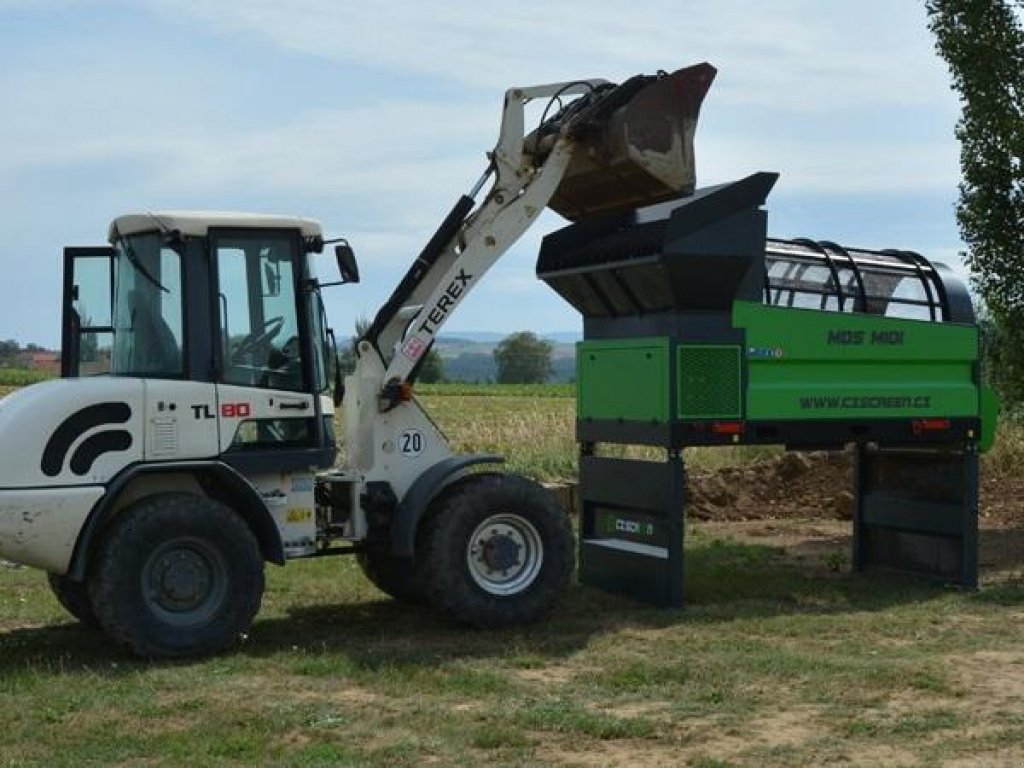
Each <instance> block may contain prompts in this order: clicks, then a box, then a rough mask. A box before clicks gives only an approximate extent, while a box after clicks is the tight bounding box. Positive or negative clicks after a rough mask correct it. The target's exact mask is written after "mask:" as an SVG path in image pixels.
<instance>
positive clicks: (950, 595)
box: [0, 524, 1024, 766]
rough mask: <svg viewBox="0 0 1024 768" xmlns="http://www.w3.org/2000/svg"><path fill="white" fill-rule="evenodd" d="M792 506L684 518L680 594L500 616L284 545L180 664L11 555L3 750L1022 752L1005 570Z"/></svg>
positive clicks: (242, 758) (144, 759)
mask: <svg viewBox="0 0 1024 768" xmlns="http://www.w3.org/2000/svg"><path fill="white" fill-rule="evenodd" d="M791 525H793V526H794V527H793V529H792V530H789V529H779V528H778V527H776V529H775V531H774V532H773V533H771V534H770V535H765V534H764V532H763V531H762V532H760V533H758V532H757V531H756V530H751V529H743V528H730V529H729V531H722V530H719V529H716V528H714V527H710V528H709V527H697V528H692V529H691V530H690V532H689V533H690V537H689V539H690V545H689V559H688V574H687V577H688V584H687V593H688V598H689V606H688V608H687V609H686V610H685V611H682V612H672V611H661V610H654V609H647V608H643V607H640V606H637V605H635V604H631V603H627V602H625V601H620V600H617V599H614V598H611V597H607V596H604V595H601V594H599V593H596V592H593V591H591V590H588V589H584V588H575V589H573V590H572V592H571V593H570V594H569V595H568V596H567V597H566V599H565V600H564V601H563V603H562V605H561V606H560V608H559V609H558V611H557V612H556V614H555V616H554V617H553V618H552V619H551V620H550V621H549V622H546V623H544V624H540V625H537V626H534V627H530V628H526V629H520V630H515V631H506V632H482V631H469V630H466V629H462V628H459V627H455V626H451V625H449V624H447V623H446V622H445V621H444V620H442V619H440V618H438V617H437V616H435V615H434V614H433V613H432V612H430V611H426V610H419V609H414V608H405V607H402V606H400V605H399V604H396V603H394V602H391V601H388V600H386V599H384V598H383V596H382V595H381V594H380V593H377V592H376V591H375V590H374V589H373V588H372V587H370V586H368V584H367V583H366V582H364V580H363V579H362V578H361V576H360V575H359V574H358V572H357V570H356V568H355V564H354V563H353V562H351V561H350V560H347V559H343V560H333V561H330V560H329V561H317V562H306V563H293V564H291V565H289V566H288V567H286V568H284V569H278V568H272V569H270V571H269V589H268V592H267V596H266V599H265V604H264V610H263V612H262V614H261V616H260V618H259V619H258V620H257V622H256V624H255V625H254V627H253V630H252V633H251V635H250V637H249V639H248V641H247V642H246V643H245V644H244V645H243V647H242V648H241V650H240V651H238V652H236V653H232V654H228V655H225V656H221V657H218V658H214V659H209V660H206V661H199V662H192V663H180V664H169V663H159V664H158V663H146V662H140V661H136V660H133V659H130V658H127V657H125V656H123V655H122V654H120V653H119V652H117V651H116V650H114V649H112V648H110V647H109V645H108V644H107V643H106V642H105V641H104V640H103V638H102V637H101V636H100V635H98V634H96V633H94V632H91V631H87V630H84V629H81V628H79V627H78V626H76V625H74V624H71V623H67V621H66V619H65V617H64V616H62V614H61V613H60V610H59V609H58V608H57V606H56V603H55V602H54V601H53V600H52V598H51V597H50V595H49V593H48V591H47V589H46V587H45V586H44V583H43V578H42V576H41V575H40V574H39V573H37V572H34V571H30V570H25V569H18V570H3V571H0V719H2V722H3V723H4V737H3V738H2V739H0V763H2V764H5V765H29V764H33V765H80V764H83V763H96V764H131V765H138V764H143V763H145V764H147V765H150V764H152V765H182V764H189V765H217V764H227V765H247V764H253V763H260V764H274V765H368V766H418V765H423V764H430V763H434V764H441V765H467V766H470V765H471V766H476V765H478V764H480V763H481V762H485V763H486V764H488V765H509V766H518V765H538V766H542V765H587V766H590V765H621V766H648V765H683V764H689V765H696V766H726V765H757V766H791V765H827V764H835V765H840V764H850V763H853V764H858V765H883V764H884V765H929V766H930V765H939V764H942V763H943V762H945V761H956V764H958V765H979V766H981V765H984V766H991V765H1019V764H1020V761H1021V760H1024V710H1022V708H1021V706H1020V702H1021V696H1022V695H1024V647H1022V646H1021V642H1020V638H1021V633H1022V631H1024V585H1022V581H1021V574H1020V572H1019V570H1014V569H1012V568H1010V569H1003V570H994V569H991V568H990V570H989V573H988V574H987V579H986V581H987V584H986V588H985V589H984V590H983V591H982V592H981V593H979V594H966V593H962V592H959V591H955V590H947V589H942V588H938V587H932V586H928V585H924V584H919V583H914V582H911V581H907V580H902V579H896V578H892V577H889V578H883V577H871V576H861V575H857V576H854V575H848V574H843V573H835V572H834V571H833V570H832V567H833V564H834V562H835V558H836V557H837V556H840V555H839V553H842V552H845V551H846V550H845V542H844V541H843V539H842V537H841V536H840V535H839V530H838V529H836V528H834V527H833V528H829V527H827V526H826V527H822V526H820V525H819V526H817V528H816V529H815V532H814V535H812V536H810V537H808V538H802V536H804V535H805V534H804V533H801V530H802V529H803V528H806V527H807V526H806V525H804V526H802V527H800V528H798V527H796V524H791ZM811 527H812V528H815V527H814V526H811ZM1003 533H1004V534H1005V532H1003ZM782 534H786V535H785V536H783V537H782V538H783V539H784V540H785V541H787V542H788V544H787V546H786V547H780V546H778V541H779V539H780V535H782ZM1013 534H1014V535H1016V536H1019V535H1020V532H1019V531H1015V532H1013Z"/></svg>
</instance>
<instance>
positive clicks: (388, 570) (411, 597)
mask: <svg viewBox="0 0 1024 768" xmlns="http://www.w3.org/2000/svg"><path fill="white" fill-rule="evenodd" d="M356 561H357V562H358V563H359V567H360V568H361V569H362V571H363V574H364V575H365V576H366V578H368V579H369V580H370V582H371V583H372V584H373V586H375V587H376V588H377V589H379V590H380V591H381V592H384V593H385V594H388V595H390V596H391V597H393V598H395V600H401V601H402V602H403V603H409V604H410V605H423V604H425V603H426V602H427V593H426V590H425V589H424V588H423V583H422V581H421V580H420V579H419V578H418V576H417V573H416V569H415V567H414V566H413V561H412V560H409V559H406V558H401V557H394V556H392V555H390V554H388V553H386V552H360V553H359V554H358V555H356Z"/></svg>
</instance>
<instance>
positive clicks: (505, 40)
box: [148, 0, 948, 111]
mask: <svg viewBox="0 0 1024 768" xmlns="http://www.w3.org/2000/svg"><path fill="white" fill-rule="evenodd" d="M148 2H149V4H150V6H151V7H154V8H156V9H158V10H159V11H161V12H162V13H163V14H164V15H165V16H166V17H168V18H174V19H177V20H179V21H180V22H182V23H186V24H190V25H200V26H211V27H213V28H215V29H221V30H223V31H225V32H229V33H232V34H237V33H241V34H246V35H251V36H254V37H257V38H259V39H262V40H266V41H268V42H271V43H273V44H275V45H277V46H280V47H282V48H285V49H288V50H291V51H296V52H300V53H304V54H308V55H311V56H316V57H319V58H324V59H332V60H335V61H343V62H348V63H357V64H362V65H365V66H368V67H372V68H376V69H381V70H386V71H391V72H396V73H399V74H401V75H407V76H411V75H421V76H427V77H432V78H440V79H442V80H446V81H450V82H453V83H456V84H461V85H463V86H468V87H473V88H484V89H490V90H493V89H495V88H504V87H506V86H509V85H527V84H532V83H539V82H550V81H557V80H562V79H575V78H579V77H595V76H597V77H609V78H611V79H617V78H621V77H624V76H628V75H630V74H633V73H635V72H637V71H650V70H651V69H652V68H653V67H658V66H661V67H666V68H675V67H678V66H683V65H686V64H689V63H693V62H694V61H699V60H701V59H707V60H709V61H711V62H712V63H714V64H716V65H717V66H719V67H720V68H721V70H722V72H723V76H722V80H724V82H723V83H721V87H720V91H721V95H720V98H721V99H722V100H723V101H725V102H733V103H743V104H758V103H760V104H772V105H775V106H784V107H786V108H789V109H794V110H799V111H828V110H833V109H837V108H838V109H847V108H857V109H864V108H868V107H870V106H872V105H883V106H884V105H907V104H926V103H931V102H933V101H934V99H935V97H936V94H943V95H944V92H945V91H946V90H948V89H947V88H946V82H947V81H946V77H945V72H944V68H943V66H942V65H941V63H940V62H939V61H938V60H937V59H936V58H935V57H934V56H933V55H932V52H931V41H930V38H929V36H928V33H927V30H926V27H925V14H924V11H923V9H921V8H919V7H917V5H916V4H909V3H902V4H900V3H892V2H889V1H888V0H873V1H868V2H860V3H835V2H830V3H822V2H817V1H816V0H776V1H775V2H771V3H750V2H748V1H747V0H718V2H715V3H692V2H680V0H647V1H646V2H644V3H643V4H641V5H638V4H637V3H635V2H623V1H621V0H604V1H599V0H563V1H562V2H558V3H550V2H539V1H537V0H524V1H523V2H520V3H518V4H516V5H515V6H511V7H505V8H502V7H500V6H492V7H488V6H482V5H481V4H480V3H479V2H476V1H475V0H449V1H448V2H446V3H443V4H438V3H423V2H415V1H414V0H405V1H404V2H403V1H402V0H392V2H388V3H378V4H367V3H364V2H354V1H352V0H342V1H341V2H339V1H338V0H293V1H292V2H289V3H281V2H279V1H278V0H218V2H215V3H211V2H208V0H148Z"/></svg>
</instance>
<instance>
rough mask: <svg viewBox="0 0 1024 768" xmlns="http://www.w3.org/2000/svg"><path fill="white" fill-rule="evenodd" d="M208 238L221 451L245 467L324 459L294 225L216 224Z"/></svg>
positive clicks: (285, 466) (328, 452) (328, 453)
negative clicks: (289, 227) (249, 227)
mask: <svg viewBox="0 0 1024 768" xmlns="http://www.w3.org/2000/svg"><path fill="white" fill-rule="evenodd" d="M210 240H211V243H210V245H211V248H210V250H211V254H212V256H213V259H214V274H215V281H216V282H215V290H216V294H217V296H216V307H217V330H216V347H217V358H218V376H217V400H218V402H217V417H218V419H219V421H220V437H221V458H222V460H223V461H225V462H226V463H228V464H230V465H232V466H234V467H235V468H236V469H239V470H240V471H242V472H243V473H245V474H247V475H252V474H254V473H259V472H262V471H267V470H274V471H289V470H292V469H297V468H302V469H306V470H308V469H309V468H310V467H313V466H316V467H323V466H330V463H331V461H333V446H331V447H330V449H329V448H328V446H327V444H326V443H327V441H326V440H325V435H324V427H323V424H322V418H323V414H322V410H321V405H320V399H319V397H317V393H316V386H315V383H314V379H315V378H316V376H315V373H314V371H313V363H312V359H311V357H312V356H311V355H310V354H309V350H310V349H311V344H310V328H309V325H310V324H309V318H308V314H307V313H306V312H304V311H303V307H304V304H303V301H304V300H305V299H306V296H305V295H304V294H303V293H302V291H301V286H302V280H303V277H304V275H303V274H302V270H301V250H300V248H301V242H300V240H299V237H298V234H297V233H295V232H291V231H287V230H231V229H223V230H211V235H210Z"/></svg>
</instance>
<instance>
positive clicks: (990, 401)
mask: <svg viewBox="0 0 1024 768" xmlns="http://www.w3.org/2000/svg"><path fill="white" fill-rule="evenodd" d="M998 421H999V398H998V397H996V393H995V392H993V391H992V390H991V389H989V388H988V387H987V386H983V387H982V388H981V440H979V441H978V448H979V449H980V450H981V451H982V452H984V451H987V450H988V449H989V448H991V447H992V445H993V443H995V441H996V424H997V422H998Z"/></svg>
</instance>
